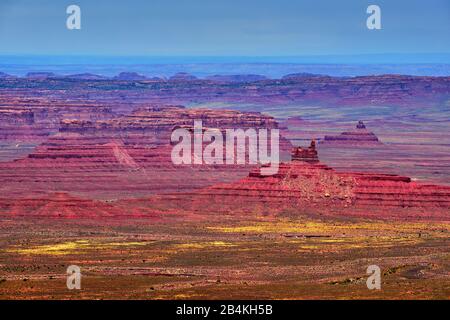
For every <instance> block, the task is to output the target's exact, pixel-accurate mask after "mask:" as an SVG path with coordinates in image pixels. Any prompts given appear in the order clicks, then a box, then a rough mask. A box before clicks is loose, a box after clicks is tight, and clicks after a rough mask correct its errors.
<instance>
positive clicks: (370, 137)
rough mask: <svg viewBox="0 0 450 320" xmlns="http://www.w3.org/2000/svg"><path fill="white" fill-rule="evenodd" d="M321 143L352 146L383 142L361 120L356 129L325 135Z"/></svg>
mask: <svg viewBox="0 0 450 320" xmlns="http://www.w3.org/2000/svg"><path fill="white" fill-rule="evenodd" d="M320 143H321V144H337V145H351V146H361V145H364V146H367V145H381V144H382V143H381V142H380V141H379V140H378V137H377V136H376V135H375V134H374V133H373V132H370V131H369V130H367V128H366V125H365V124H364V122H363V121H361V120H360V121H359V122H358V124H357V125H356V128H355V129H354V130H352V131H347V132H342V133H341V134H339V135H336V136H325V138H324V139H323V140H322V141H321V142H320Z"/></svg>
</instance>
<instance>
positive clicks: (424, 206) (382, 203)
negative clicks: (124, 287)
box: [172, 146, 450, 219]
mask: <svg viewBox="0 0 450 320" xmlns="http://www.w3.org/2000/svg"><path fill="white" fill-rule="evenodd" d="M299 150H300V151H299ZM312 151H313V146H310V147H309V148H307V149H294V154H293V159H292V161H290V162H286V163H282V164H280V168H279V171H278V173H277V174H275V175H273V176H263V175H261V174H260V170H259V168H257V169H254V170H253V171H252V172H250V174H249V175H248V177H246V178H244V179H242V180H240V181H238V182H235V183H231V184H221V185H217V186H213V187H209V188H206V189H203V190H201V191H200V192H198V193H194V194H189V195H185V196H184V197H183V196H180V195H178V196H173V199H172V200H173V201H179V202H180V203H182V204H181V206H182V207H185V208H190V209H191V210H201V209H200V205H202V206H203V207H208V208H210V210H211V211H214V212H215V211H219V212H226V213H230V214H231V213H236V214H237V213H239V214H244V213H245V212H255V211H259V212H265V211H266V212H272V213H273V212H278V213H280V212H283V211H284V210H293V211H295V210H297V211H298V212H302V211H304V210H314V212H322V213H323V214H337V215H342V216H346V215H360V216H367V217H369V216H376V217H378V218H383V217H403V218H405V217H411V218H414V217H416V218H418V217H428V218H443V219H450V215H449V212H450V211H449V209H450V187H447V186H438V185H426V184H420V183H416V182H412V181H411V179H410V178H408V177H403V176H397V175H388V174H370V173H357V172H344V173H342V172H336V171H335V170H333V169H332V168H330V167H328V166H326V165H324V164H322V163H320V162H319V161H311V157H310V155H311V153H312Z"/></svg>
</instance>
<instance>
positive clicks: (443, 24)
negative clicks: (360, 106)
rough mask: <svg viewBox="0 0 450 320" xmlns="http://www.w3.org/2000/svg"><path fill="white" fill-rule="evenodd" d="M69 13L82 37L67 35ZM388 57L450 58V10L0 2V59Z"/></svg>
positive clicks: (414, 5) (334, 4)
mask: <svg viewBox="0 0 450 320" xmlns="http://www.w3.org/2000/svg"><path fill="white" fill-rule="evenodd" d="M70 4H77V5H79V6H80V7H81V10H82V30H79V31H70V30H67V29H66V17H67V14H66V12H65V11H66V7H67V6H68V5H70ZM369 4H377V5H379V6H380V7H381V10H382V30H375V31H374V30H368V29H367V28H366V18H367V16H368V15H367V14H366V8H367V6H368V5H369ZM384 53H400V54H403V53H412V54H421V53H450V1H448V0H409V1H407V0H395V1H393V0H387V1H380V0H372V1H365V0H345V1H336V0H314V1H305V0H302V1H301V0H221V1H218V0H186V1H184V0H126V1H120V3H119V1H112V0H95V1H93V0H70V1H68V0H1V1H0V55H48V54H51V55H116V56H305V55H349V54H352V55H353V54H384ZM447 56H448V55H447Z"/></svg>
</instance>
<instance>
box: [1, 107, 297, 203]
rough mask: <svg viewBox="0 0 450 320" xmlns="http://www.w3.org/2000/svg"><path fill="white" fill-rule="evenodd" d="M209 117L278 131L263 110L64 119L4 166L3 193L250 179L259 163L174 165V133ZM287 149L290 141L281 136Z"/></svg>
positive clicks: (116, 193) (162, 110)
mask: <svg viewBox="0 0 450 320" xmlns="http://www.w3.org/2000/svg"><path fill="white" fill-rule="evenodd" d="M194 120H202V122H203V125H204V127H205V128H208V127H211V128H218V129H220V130H225V129H227V128H236V129H246V128H255V129H258V128H261V129H269V130H270V129H274V128H277V123H276V122H275V120H274V119H273V118H272V117H269V116H265V115H262V114H260V113H243V112H238V111H227V110H216V111H212V110H207V109H186V108H184V107H182V106H155V105H152V106H147V107H141V108H138V109H137V110H135V111H134V112H132V113H131V114H130V115H126V116H117V117H115V118H113V119H109V120H97V121H94V120H77V119H75V120H71V119H70V120H69V119H66V120H62V121H61V124H60V126H59V132H58V133H57V134H53V135H52V136H51V137H49V138H48V139H47V140H46V141H45V142H43V143H42V144H40V145H39V146H38V147H37V148H36V149H35V150H34V151H33V152H32V153H30V154H29V155H28V156H27V157H25V158H23V159H18V160H16V161H13V162H3V163H0V179H1V181H2V182H3V185H2V186H1V187H0V190H2V193H3V194H5V195H9V196H12V197H19V198H20V197H23V196H26V195H28V194H34V195H40V194H45V193H47V192H56V191H59V192H72V193H75V194H79V195H83V196H87V197H92V198H102V199H121V198H129V197H138V196H145V195H151V194H156V193H167V192H180V191H188V190H194V189H198V188H201V187H205V186H207V185H212V184H215V183H219V182H230V181H234V180H236V179H238V178H241V177H243V176H245V175H246V174H247V172H248V170H249V169H250V168H251V167H252V165H248V164H244V165H237V164H236V165H229V164H217V165H216V164H214V165H174V164H173V162H172V159H171V152H172V148H173V146H172V145H171V140H170V137H171V133H172V131H173V130H174V128H177V127H180V126H191V127H192V126H193V123H194ZM281 148H282V150H283V149H284V150H290V148H291V145H290V143H289V142H288V141H287V140H285V139H282V140H281Z"/></svg>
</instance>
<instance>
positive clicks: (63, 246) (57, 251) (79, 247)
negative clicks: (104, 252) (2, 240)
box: [7, 240, 147, 255]
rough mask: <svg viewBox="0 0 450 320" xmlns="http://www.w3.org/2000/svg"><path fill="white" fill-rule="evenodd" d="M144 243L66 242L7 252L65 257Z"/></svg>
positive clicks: (142, 243) (144, 243)
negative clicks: (88, 251)
mask: <svg viewBox="0 0 450 320" xmlns="http://www.w3.org/2000/svg"><path fill="white" fill-rule="evenodd" d="M146 244H147V243H146V242H106V243H98V242H97V243H95V242H91V241H89V240H77V241H68V242H62V243H56V244H51V245H41V246H34V247H31V248H24V249H22V248H14V249H9V250H7V251H8V252H13V253H19V254H24V255H67V254H77V253H82V252H85V251H87V250H96V249H114V248H120V247H133V246H142V245H146Z"/></svg>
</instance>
